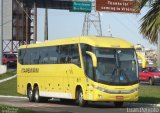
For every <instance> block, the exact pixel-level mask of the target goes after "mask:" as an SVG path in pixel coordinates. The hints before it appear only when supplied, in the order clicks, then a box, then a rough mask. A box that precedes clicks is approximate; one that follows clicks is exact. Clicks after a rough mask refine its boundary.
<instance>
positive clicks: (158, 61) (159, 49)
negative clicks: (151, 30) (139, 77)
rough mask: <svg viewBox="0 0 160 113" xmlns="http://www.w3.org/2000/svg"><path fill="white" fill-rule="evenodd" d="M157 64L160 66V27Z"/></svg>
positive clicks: (159, 31)
mask: <svg viewBox="0 0 160 113" xmlns="http://www.w3.org/2000/svg"><path fill="white" fill-rule="evenodd" d="M157 54H158V55H157V65H158V68H160V29H159V30H158V46H157Z"/></svg>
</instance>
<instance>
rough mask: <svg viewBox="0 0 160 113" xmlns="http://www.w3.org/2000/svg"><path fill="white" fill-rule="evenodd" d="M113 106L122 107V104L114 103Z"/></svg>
mask: <svg viewBox="0 0 160 113" xmlns="http://www.w3.org/2000/svg"><path fill="white" fill-rule="evenodd" d="M114 106H115V107H117V108H120V107H123V102H114Z"/></svg>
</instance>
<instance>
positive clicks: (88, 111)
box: [0, 97, 160, 113]
mask: <svg viewBox="0 0 160 113" xmlns="http://www.w3.org/2000/svg"><path fill="white" fill-rule="evenodd" d="M0 105H9V106H14V107H20V108H25V109H30V110H33V111H38V113H159V112H160V108H159V107H153V106H144V105H136V104H130V103H125V105H124V107H123V108H115V107H114V105H113V103H89V105H88V106H87V107H83V108H82V107H79V106H76V105H75V104H74V103H62V102H60V101H50V102H48V103H34V102H29V101H28V99H27V98H18V97H16V98H13V97H0ZM145 110H147V112H146V111H145ZM0 112H2V111H0Z"/></svg>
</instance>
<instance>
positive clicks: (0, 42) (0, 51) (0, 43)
mask: <svg viewBox="0 0 160 113" xmlns="http://www.w3.org/2000/svg"><path fill="white" fill-rule="evenodd" d="M0 14H1V15H0V18H1V22H0V27H1V35H0V65H2V54H3V0H1V12H0Z"/></svg>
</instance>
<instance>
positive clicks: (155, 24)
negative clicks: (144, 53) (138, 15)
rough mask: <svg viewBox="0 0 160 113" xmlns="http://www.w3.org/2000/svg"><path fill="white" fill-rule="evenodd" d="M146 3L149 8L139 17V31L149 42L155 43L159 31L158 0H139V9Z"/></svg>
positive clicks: (159, 6)
mask: <svg viewBox="0 0 160 113" xmlns="http://www.w3.org/2000/svg"><path fill="white" fill-rule="evenodd" d="M147 4H149V8H150V10H149V11H148V12H147V14H146V15H145V16H144V17H142V19H141V22H142V23H141V26H140V33H141V34H143V36H144V38H146V39H147V40H149V42H150V43H154V44H156V43H157V40H158V32H160V31H159V30H160V0H140V5H139V8H140V10H141V9H142V8H143V7H144V6H145V5H147Z"/></svg>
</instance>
